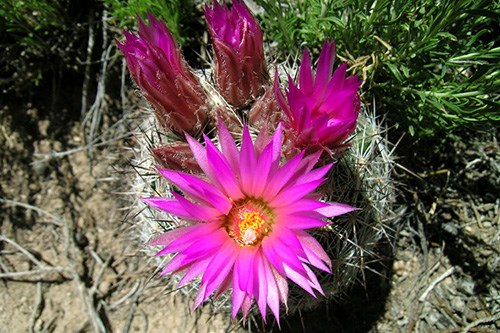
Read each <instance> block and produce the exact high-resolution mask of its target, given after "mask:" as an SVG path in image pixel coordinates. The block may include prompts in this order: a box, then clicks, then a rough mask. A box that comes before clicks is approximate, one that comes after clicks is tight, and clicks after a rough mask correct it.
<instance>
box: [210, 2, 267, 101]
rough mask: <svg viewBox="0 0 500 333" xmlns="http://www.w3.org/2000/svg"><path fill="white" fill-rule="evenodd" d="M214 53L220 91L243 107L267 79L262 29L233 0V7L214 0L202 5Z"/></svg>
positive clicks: (247, 11)
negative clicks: (209, 5)
mask: <svg viewBox="0 0 500 333" xmlns="http://www.w3.org/2000/svg"><path fill="white" fill-rule="evenodd" d="M205 18H206V20H207V23H208V31H209V32H210V35H211V37H212V43H213V49H214V53H215V59H216V65H215V79H216V82H217V86H218V90H219V92H220V93H221V95H222V96H223V97H224V98H225V99H226V100H227V101H228V102H229V103H230V104H231V105H233V106H235V107H244V106H246V105H247V104H248V103H249V102H250V101H251V100H253V99H255V98H256V97H258V96H259V95H260V94H261V93H262V92H263V85H264V84H265V83H266V82H267V80H268V74H267V70H266V64H265V59H264V49H263V41H262V31H261V29H260V27H259V24H258V23H257V21H256V20H255V18H254V17H253V16H252V14H251V13H250V11H249V10H248V8H247V7H246V6H245V4H243V3H242V2H240V1H233V6H232V9H229V8H227V7H226V6H221V5H220V4H219V3H218V2H217V1H214V5H213V8H210V7H208V6H207V7H205Z"/></svg>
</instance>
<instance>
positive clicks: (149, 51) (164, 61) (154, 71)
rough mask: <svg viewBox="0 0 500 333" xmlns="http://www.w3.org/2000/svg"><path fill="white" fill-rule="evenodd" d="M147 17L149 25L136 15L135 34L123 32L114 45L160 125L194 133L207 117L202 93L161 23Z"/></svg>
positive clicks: (177, 130) (165, 27)
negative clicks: (122, 56) (153, 110)
mask: <svg viewBox="0 0 500 333" xmlns="http://www.w3.org/2000/svg"><path fill="white" fill-rule="evenodd" d="M148 20H149V23H150V25H149V26H147V25H146V24H144V22H143V21H142V20H141V19H140V18H139V36H136V35H134V34H131V33H129V32H126V31H124V34H125V38H126V39H125V41H124V42H123V43H120V42H117V44H118V47H119V48H120V50H121V51H122V53H123V54H124V55H125V59H126V61H127V66H128V68H129V70H130V73H131V74H132V77H133V79H134V81H135V82H136V83H137V85H138V86H139V87H140V88H141V90H142V91H143V93H144V96H145V97H146V99H147V100H148V101H150V102H151V104H152V105H153V107H154V109H155V113H156V117H157V118H158V121H159V122H160V124H161V125H162V126H163V127H164V128H165V129H168V130H172V131H173V132H175V133H177V134H181V133H183V132H188V133H190V134H191V135H193V136H197V135H198V134H199V133H200V132H201V130H202V128H203V126H204V124H205V123H206V122H207V119H208V118H207V114H206V108H207V107H206V94H205V92H204V90H203V88H202V87H201V85H200V83H199V81H198V79H197V77H196V76H195V75H194V74H193V71H192V70H191V68H190V67H189V65H188V64H187V63H186V62H185V61H184V59H183V58H182V56H181V53H180V49H179V47H178V46H177V44H176V43H175V40H174V38H173V37H172V35H171V34H170V32H169V31H168V28H167V26H166V25H165V23H163V22H159V21H158V20H157V19H156V18H155V17H154V16H153V15H151V14H148Z"/></svg>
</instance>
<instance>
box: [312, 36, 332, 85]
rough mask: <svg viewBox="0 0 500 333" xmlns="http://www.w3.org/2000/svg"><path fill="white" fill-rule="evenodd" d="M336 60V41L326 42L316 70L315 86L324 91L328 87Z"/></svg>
mask: <svg viewBox="0 0 500 333" xmlns="http://www.w3.org/2000/svg"><path fill="white" fill-rule="evenodd" d="M334 61H335V42H331V43H328V41H326V42H325V44H324V45H323V49H322V50H321V54H320V55H319V60H318V67H317V70H316V82H315V83H314V88H315V89H318V88H322V90H323V91H324V90H325V89H326V87H327V84H328V80H329V79H330V78H331V75H332V70H333V63H334Z"/></svg>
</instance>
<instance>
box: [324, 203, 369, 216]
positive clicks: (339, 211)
mask: <svg viewBox="0 0 500 333" xmlns="http://www.w3.org/2000/svg"><path fill="white" fill-rule="evenodd" d="M329 204H330V205H329V206H326V207H322V208H318V209H316V212H318V213H320V214H321V215H323V216H325V217H333V216H339V215H343V214H347V213H349V212H352V211H355V210H359V208H355V207H352V206H349V205H346V204H343V203H338V202H329Z"/></svg>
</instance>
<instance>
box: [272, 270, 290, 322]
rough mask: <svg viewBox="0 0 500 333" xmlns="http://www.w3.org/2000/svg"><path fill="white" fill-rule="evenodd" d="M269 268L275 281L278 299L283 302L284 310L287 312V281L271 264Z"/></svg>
mask: <svg viewBox="0 0 500 333" xmlns="http://www.w3.org/2000/svg"><path fill="white" fill-rule="evenodd" d="M269 268H270V269H271V273H272V274H273V276H274V280H275V281H276V287H277V288H278V294H279V296H280V300H281V302H282V303H283V304H285V308H286V312H288V304H287V302H288V281H287V280H286V278H285V277H284V276H283V275H281V274H280V273H279V272H278V271H277V270H276V269H275V268H274V267H273V266H272V265H269Z"/></svg>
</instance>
